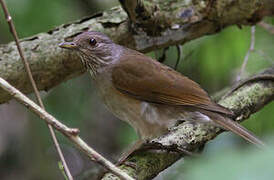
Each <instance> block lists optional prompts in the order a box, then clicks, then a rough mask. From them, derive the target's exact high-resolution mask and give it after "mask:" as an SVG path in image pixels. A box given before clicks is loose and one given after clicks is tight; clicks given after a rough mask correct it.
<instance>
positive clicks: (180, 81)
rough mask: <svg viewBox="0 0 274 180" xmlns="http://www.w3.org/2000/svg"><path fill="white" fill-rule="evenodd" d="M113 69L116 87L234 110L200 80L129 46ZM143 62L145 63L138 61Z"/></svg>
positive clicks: (154, 98) (166, 100)
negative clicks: (215, 97) (212, 96)
mask: <svg viewBox="0 0 274 180" xmlns="http://www.w3.org/2000/svg"><path fill="white" fill-rule="evenodd" d="M122 57H126V58H121V59H120V60H119V62H118V63H116V65H114V67H113V71H112V82H113V84H114V86H115V87H116V89H118V90H120V91H121V92H122V93H125V94H127V95H129V96H132V97H134V98H137V99H140V100H143V101H147V102H152V103H160V104H166V105H174V106H194V107H197V108H202V109H206V110H209V111H214V112H220V113H224V114H230V115H231V114H232V112H230V111H229V110H227V109H225V108H224V107H222V106H220V105H218V104H216V103H214V102H213V101H212V100H211V99H210V97H209V96H208V94H207V92H206V91H204V90H203V89H202V88H201V87H200V86H199V85H198V84H197V83H195V82H194V81H192V80H190V79H189V78H187V77H185V76H183V75H181V74H180V73H178V72H176V71H175V70H173V69H171V68H169V67H167V66H165V65H163V64H161V63H159V62H157V61H156V60H153V59H151V58H149V57H147V56H145V55H143V54H141V53H139V52H137V51H134V50H130V49H128V50H127V51H124V54H123V56H122ZM138 63H142V64H143V65H142V66H136V64H138Z"/></svg>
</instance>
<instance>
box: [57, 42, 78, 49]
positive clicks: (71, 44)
mask: <svg viewBox="0 0 274 180" xmlns="http://www.w3.org/2000/svg"><path fill="white" fill-rule="evenodd" d="M59 47H60V48H65V49H77V47H78V46H77V45H76V44H75V43H74V42H63V43H61V44H59Z"/></svg>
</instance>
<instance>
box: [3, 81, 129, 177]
mask: <svg viewBox="0 0 274 180" xmlns="http://www.w3.org/2000/svg"><path fill="white" fill-rule="evenodd" d="M0 87H2V88H3V89H4V90H5V91H7V92H8V93H9V94H10V95H11V96H13V98H15V99H16V100H17V101H18V102H20V103H21V104H23V105H24V106H26V107H27V108H28V109H29V110H30V111H32V112H33V113H35V114H37V115H38V116H39V117H40V118H41V119H43V120H45V121H46V122H47V123H48V124H51V125H52V126H53V127H54V128H55V129H56V130H58V131H59V132H61V133H62V134H63V135H65V136H66V137H68V138H69V139H70V140H71V141H72V142H73V143H74V144H75V145H76V147H78V148H79V149H80V150H82V151H83V152H84V153H85V154H86V155H87V156H88V157H90V158H91V159H92V160H93V161H96V162H97V163H99V164H101V165H102V166H104V167H105V168H106V169H108V170H109V171H111V172H112V173H113V174H115V175H117V176H118V177H120V178H121V179H123V180H134V179H133V178H132V177H130V176H129V175H128V174H127V173H125V172H124V171H122V170H121V169H119V168H118V167H116V166H115V165H114V164H112V163H111V162H110V161H108V160H107V159H105V158H104V157H103V156H101V155H100V154H99V153H97V152H96V151H95V150H94V149H92V148H91V147H89V146H88V145H87V143H85V142H84V141H83V140H82V139H81V138H80V137H79V136H78V133H79V131H78V130H77V129H71V128H69V127H67V126H66V125H64V124H62V123H61V122H60V121H58V120H57V119H55V118H54V117H53V116H52V115H50V114H49V113H47V112H46V111H45V110H44V109H42V108H41V107H40V106H38V105H37V104H35V103H34V102H33V101H32V100H30V99H29V98H28V97H26V96H25V95H24V94H23V93H21V92H20V91H19V90H18V89H16V88H15V87H13V86H11V85H10V84H9V83H8V82H7V81H5V80H4V79H3V78H1V77H0Z"/></svg>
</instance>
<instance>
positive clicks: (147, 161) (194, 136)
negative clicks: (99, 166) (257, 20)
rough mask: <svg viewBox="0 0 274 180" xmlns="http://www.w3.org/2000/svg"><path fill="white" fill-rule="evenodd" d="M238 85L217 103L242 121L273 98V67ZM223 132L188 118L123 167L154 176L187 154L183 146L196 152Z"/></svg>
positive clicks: (144, 177)
mask: <svg viewBox="0 0 274 180" xmlns="http://www.w3.org/2000/svg"><path fill="white" fill-rule="evenodd" d="M238 86H239V88H232V89H234V90H233V91H232V92H230V93H229V95H228V96H225V97H224V98H223V99H221V100H219V102H218V103H219V104H221V105H223V106H225V107H227V108H229V109H231V110H232V111H233V112H235V117H234V119H235V120H236V121H238V122H241V121H243V120H246V119H247V118H248V117H249V116H250V115H251V114H253V113H255V112H257V111H258V110H260V109H261V108H262V107H263V106H264V105H266V104H267V103H269V102H271V101H272V100H273V98H274V67H271V68H269V69H267V70H265V71H264V72H262V73H260V74H259V75H256V76H254V77H251V78H249V79H248V80H247V81H244V82H242V84H240V85H238ZM221 132H222V130H220V129H219V128H216V127H213V126H209V125H207V124H201V123H193V122H191V121H186V122H184V123H182V124H179V125H178V126H176V127H174V128H172V129H170V132H169V133H168V134H167V135H164V136H162V137H159V138H156V139H154V140H152V141H151V142H149V143H150V144H151V145H152V146H151V147H152V149H149V150H145V149H143V150H142V149H141V150H139V151H137V152H135V153H134V154H132V155H131V156H130V157H129V158H128V159H127V161H126V162H125V164H123V165H122V166H120V168H121V169H123V170H125V171H126V172H127V173H128V174H130V175H131V176H133V177H135V178H136V179H138V180H148V179H152V178H153V177H155V176H157V175H158V174H159V173H160V172H161V171H163V170H164V169H166V168H168V167H169V166H171V165H172V164H173V163H175V162H176V161H177V160H178V159H180V158H184V155H182V153H179V152H178V151H179V149H180V148H183V149H185V150H187V151H189V152H197V150H198V149H199V148H200V147H201V146H203V145H204V144H205V143H207V142H208V141H210V140H212V139H214V138H215V137H216V136H217V135H218V134H220V133H221ZM153 146H154V147H157V148H156V149H157V151H156V150H153ZM129 162H130V163H129ZM132 163H133V164H135V166H136V169H134V168H131V167H129V166H127V165H126V164H131V166H132ZM103 179H104V180H113V179H115V178H113V175H111V173H107V174H105V176H104V177H103Z"/></svg>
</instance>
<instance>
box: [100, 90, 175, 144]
mask: <svg viewBox="0 0 274 180" xmlns="http://www.w3.org/2000/svg"><path fill="white" fill-rule="evenodd" d="M106 87H107V88H106ZM98 88H100V87H98ZM98 92H99V95H100V96H101V98H102V100H103V102H104V104H105V105H106V107H107V109H108V110H109V111H110V112H112V113H113V114H114V115H115V116H116V117H117V118H119V119H120V120H123V121H126V122H127V123H129V124H130V125H131V126H132V127H133V128H134V129H135V131H136V132H137V133H138V135H139V136H140V137H141V138H142V139H149V138H154V137H156V136H159V135H161V134H163V133H165V132H166V131H167V129H168V127H169V126H171V125H170V122H173V123H174V122H176V121H174V120H172V118H170V117H167V116H166V114H165V113H163V112H161V109H159V108H158V107H155V106H153V105H151V104H150V103H147V102H144V101H140V100H138V99H135V98H132V97H129V96H127V95H126V94H123V93H121V92H120V91H118V90H117V89H115V88H114V87H111V86H103V87H102V88H100V89H99V91H98Z"/></svg>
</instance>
